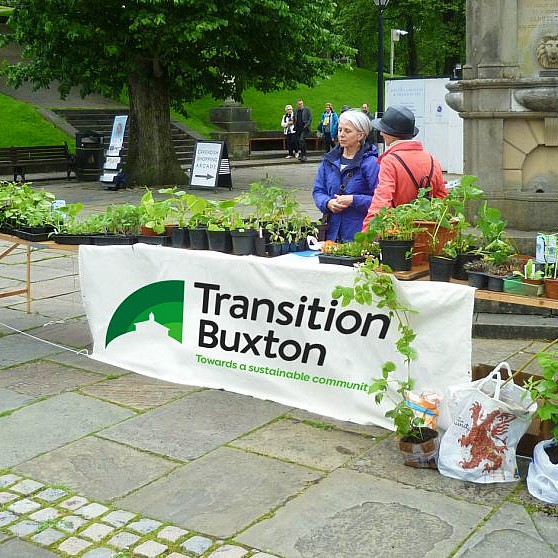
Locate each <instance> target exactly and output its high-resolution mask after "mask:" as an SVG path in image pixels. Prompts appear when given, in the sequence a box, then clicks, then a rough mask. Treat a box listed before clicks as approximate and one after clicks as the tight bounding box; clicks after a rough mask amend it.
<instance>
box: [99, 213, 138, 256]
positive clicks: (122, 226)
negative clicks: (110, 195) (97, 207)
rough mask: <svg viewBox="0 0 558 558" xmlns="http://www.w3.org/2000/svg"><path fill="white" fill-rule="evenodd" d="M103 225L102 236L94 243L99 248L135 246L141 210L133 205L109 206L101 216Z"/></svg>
mask: <svg viewBox="0 0 558 558" xmlns="http://www.w3.org/2000/svg"><path fill="white" fill-rule="evenodd" d="M99 220H100V222H101V223H102V227H103V228H102V231H101V232H102V233H103V234H101V235H96V236H95V237H94V239H93V243H94V244H96V245H99V246H106V245H113V244H134V243H135V242H136V241H137V235H138V233H139V226H140V225H139V222H140V221H139V208H138V207H137V206H135V205H133V204H131V203H121V204H113V205H109V206H108V207H107V209H106V210H105V212H104V213H103V214H102V215H101V216H99Z"/></svg>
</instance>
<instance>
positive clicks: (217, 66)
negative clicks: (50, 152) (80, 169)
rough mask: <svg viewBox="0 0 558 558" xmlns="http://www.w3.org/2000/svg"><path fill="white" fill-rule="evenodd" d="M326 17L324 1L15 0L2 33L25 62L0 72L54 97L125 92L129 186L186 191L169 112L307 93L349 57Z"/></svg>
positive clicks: (328, 9)
mask: <svg viewBox="0 0 558 558" xmlns="http://www.w3.org/2000/svg"><path fill="white" fill-rule="evenodd" d="M334 15H335V4H334V3H333V1H332V0H304V1H302V2H286V1H282V0H235V1H234V2H230V1H224V0H119V1H116V0H22V1H20V2H18V3H17V4H16V7H15V9H14V12H13V15H12V17H11V18H10V20H9V26H10V28H11V29H12V30H13V35H12V36H11V37H10V38H11V39H12V40H15V41H16V42H18V43H19V44H21V45H22V46H23V47H24V51H23V53H24V57H25V59H26V60H25V61H24V62H23V63H21V64H18V65H13V66H10V67H5V68H4V70H3V71H4V73H6V75H7V76H8V78H9V82H10V83H11V84H12V85H15V86H19V85H21V84H22V83H24V82H26V81H30V82H31V83H33V84H34V86H35V87H36V88H41V87H46V86H49V85H50V84H51V83H52V82H53V81H57V82H58V84H59V91H60V94H61V96H62V97H64V96H65V95H67V93H68V92H69V90H70V89H71V88H72V87H79V89H80V91H81V93H82V94H83V95H86V94H88V93H91V92H98V93H102V94H105V95H110V96H114V97H118V96H119V95H121V94H122V92H123V91H125V92H127V94H128V97H129V101H130V134H129V153H128V158H127V171H128V172H129V174H130V176H131V178H132V180H133V181H134V182H137V183H142V184H147V185H155V184H169V183H178V182H184V179H185V176H184V173H183V172H182V171H181V169H180V167H179V165H178V162H177V160H176V156H175V154H174V151H173V149H172V144H171V139H170V108H171V107H172V108H174V109H177V110H179V111H180V110H182V107H183V103H184V102H187V101H192V100H195V99H197V98H199V97H201V96H203V95H206V94H208V93H209V94H211V95H213V96H214V97H215V98H216V99H225V98H227V97H233V98H235V99H237V100H241V98H242V92H243V91H244V90H245V89H246V88H247V87H251V86H252V87H255V88H257V89H259V90H262V91H271V90H274V89H278V88H284V87H292V86H294V85H295V84H297V83H304V84H307V85H312V84H313V81H314V79H315V77H317V76H319V75H326V74H327V73H329V72H330V71H331V69H332V67H333V66H334V65H335V60H336V59H338V58H340V57H342V56H345V55H347V54H348V53H350V49H348V48H346V47H344V46H343V40H342V38H341V36H340V35H339V34H336V33H335V32H334V31H333V28H334V25H333V19H334ZM7 39H8V37H4V38H3V40H4V41H6V40H7Z"/></svg>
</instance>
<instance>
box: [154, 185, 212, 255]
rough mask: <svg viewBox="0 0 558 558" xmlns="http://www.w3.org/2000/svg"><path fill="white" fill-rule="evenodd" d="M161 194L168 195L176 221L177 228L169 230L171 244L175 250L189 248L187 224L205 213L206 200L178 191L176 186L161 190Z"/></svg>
mask: <svg viewBox="0 0 558 558" xmlns="http://www.w3.org/2000/svg"><path fill="white" fill-rule="evenodd" d="M159 193H161V194H167V195H169V203H170V204H171V207H172V209H173V210H174V211H173V218H175V219H176V223H177V226H176V227H173V228H172V230H171V243H172V246H174V247H175V248H189V247H190V235H189V228H188V225H189V222H190V219H191V217H192V216H193V215H198V214H201V213H203V212H204V211H205V208H206V206H207V200H205V199H204V198H201V197H199V196H196V195H195V194H191V193H190V192H186V191H184V190H178V189H177V188H176V186H173V187H172V188H161V189H160V190H159Z"/></svg>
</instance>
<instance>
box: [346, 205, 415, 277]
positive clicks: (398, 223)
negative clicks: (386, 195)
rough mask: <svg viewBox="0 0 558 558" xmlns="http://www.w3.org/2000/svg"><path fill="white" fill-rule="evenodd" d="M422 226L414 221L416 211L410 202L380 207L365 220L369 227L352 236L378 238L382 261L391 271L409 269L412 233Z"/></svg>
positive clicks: (411, 253)
mask: <svg viewBox="0 0 558 558" xmlns="http://www.w3.org/2000/svg"><path fill="white" fill-rule="evenodd" d="M420 230H422V229H421V228H420V227H419V226H418V225H417V224H416V213H415V210H414V207H413V206H412V205H411V204H402V205H399V206H397V207H389V208H388V207H383V208H381V209H380V211H378V213H377V214H376V215H375V216H374V218H373V219H371V220H370V222H369V224H368V230H367V231H365V232H363V233H358V234H357V235H356V237H355V238H359V239H360V238H363V236H362V235H364V237H365V238H367V239H368V241H369V242H371V241H374V240H376V239H377V241H378V243H379V245H380V250H381V254H382V263H384V264H385V265H387V266H389V267H390V268H391V270H392V271H409V270H410V269H411V265H412V255H413V245H414V239H415V235H416V234H417V233H418V232H419V231H420Z"/></svg>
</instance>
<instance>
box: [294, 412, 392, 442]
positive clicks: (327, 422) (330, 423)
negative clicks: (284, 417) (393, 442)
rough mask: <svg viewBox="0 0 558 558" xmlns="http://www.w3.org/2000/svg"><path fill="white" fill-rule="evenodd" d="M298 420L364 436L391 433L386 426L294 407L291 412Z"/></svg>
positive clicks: (380, 435)
mask: <svg viewBox="0 0 558 558" xmlns="http://www.w3.org/2000/svg"><path fill="white" fill-rule="evenodd" d="M288 416H289V417H292V418H294V419H296V420H300V421H303V422H307V423H308V424H311V425H314V426H318V427H319V428H320V427H323V428H327V427H331V428H336V429H338V430H343V431H345V432H354V433H355V434H362V435H363V436H368V437H372V438H382V437H384V436H387V435H388V434H389V430H386V429H385V428H380V427H379V426H373V425H363V424H356V423H354V422H348V421H345V420H337V419H334V418H331V417H325V416H324V415H318V414H316V413H310V412H309V411H305V410H303V409H293V410H292V411H291V412H290V413H289V414H288Z"/></svg>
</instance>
